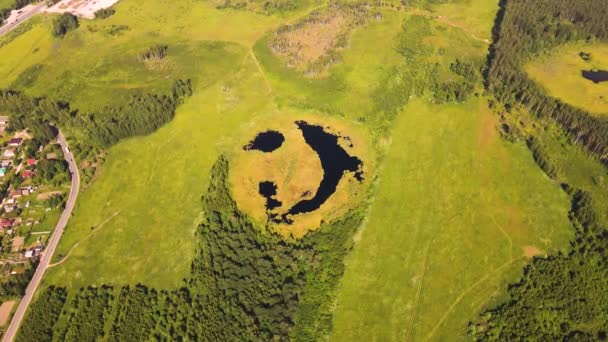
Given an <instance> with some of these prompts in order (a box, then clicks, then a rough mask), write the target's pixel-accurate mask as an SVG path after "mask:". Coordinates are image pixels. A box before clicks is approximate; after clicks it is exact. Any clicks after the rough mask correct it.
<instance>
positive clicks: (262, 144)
mask: <svg viewBox="0 0 608 342" xmlns="http://www.w3.org/2000/svg"><path fill="white" fill-rule="evenodd" d="M284 141H285V137H284V136H283V134H281V133H280V132H277V131H265V132H261V133H259V134H258V135H256V137H255V138H254V139H253V140H252V141H250V142H249V144H247V145H245V146H243V149H244V150H245V151H252V150H256V151H262V152H266V153H270V152H272V151H274V150H276V149H278V148H279V147H281V145H283V142H284Z"/></svg>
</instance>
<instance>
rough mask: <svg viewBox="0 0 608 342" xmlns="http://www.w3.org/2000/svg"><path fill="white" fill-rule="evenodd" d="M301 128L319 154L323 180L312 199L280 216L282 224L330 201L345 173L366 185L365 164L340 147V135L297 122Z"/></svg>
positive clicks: (305, 137)
mask: <svg viewBox="0 0 608 342" xmlns="http://www.w3.org/2000/svg"><path fill="white" fill-rule="evenodd" d="M296 124H297V125H298V128H299V129H300V130H301V131H302V135H303V136H304V140H305V141H306V143H307V144H308V145H309V146H310V147H311V148H312V149H313V150H314V151H315V152H316V153H317V155H318V156H319V159H320V161H321V167H322V168H323V179H322V180H321V183H320V184H319V187H318V188H317V191H316V192H315V195H314V196H313V197H312V198H311V199H307V200H302V201H300V202H298V203H296V204H295V205H294V206H293V207H291V208H290V209H289V210H288V211H287V212H286V213H284V214H283V215H281V218H280V221H281V222H283V223H292V222H293V220H291V219H290V218H289V215H297V214H303V213H309V212H312V211H314V210H317V209H319V207H320V206H321V205H322V204H323V203H325V202H326V201H327V200H328V199H329V197H331V195H332V194H333V193H334V192H335V191H336V188H337V187H338V183H340V180H341V179H342V177H343V176H344V173H345V172H346V171H351V172H354V173H355V178H356V179H357V180H358V181H360V182H361V181H363V171H362V166H363V162H362V161H361V160H360V159H359V158H357V157H354V156H351V155H349V154H348V153H347V152H346V151H345V150H344V149H343V148H342V146H340V145H339V144H338V138H340V137H339V136H337V135H334V134H331V133H328V132H326V131H325V130H324V129H323V127H321V126H316V125H311V124H308V123H307V122H305V121H297V122H296Z"/></svg>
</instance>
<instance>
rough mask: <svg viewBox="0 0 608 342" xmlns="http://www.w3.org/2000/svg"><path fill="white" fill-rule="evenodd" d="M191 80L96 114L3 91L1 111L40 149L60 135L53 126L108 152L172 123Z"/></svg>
mask: <svg viewBox="0 0 608 342" xmlns="http://www.w3.org/2000/svg"><path fill="white" fill-rule="evenodd" d="M192 91H193V90H192V82H191V81H190V80H185V81H184V80H177V81H176V82H175V83H174V85H173V88H172V91H171V93H169V94H164V95H157V94H143V95H135V96H133V97H132V98H131V99H130V100H129V101H128V102H127V103H126V104H123V105H120V106H106V107H104V108H101V109H100V110H98V112H96V113H80V112H78V111H77V110H73V109H71V108H70V106H69V104H68V103H66V102H55V101H51V100H49V99H47V98H32V97H29V96H27V95H25V94H23V93H20V92H18V91H14V90H0V110H2V111H5V112H9V113H12V114H13V116H12V118H11V126H12V128H13V129H15V130H21V129H26V128H27V129H28V130H30V131H31V132H32V133H33V135H34V137H35V139H38V140H39V141H37V142H38V143H39V144H40V145H43V144H46V143H48V142H49V141H50V140H51V139H53V138H54V137H55V136H56V134H57V132H56V130H55V129H54V128H53V126H55V125H56V126H58V127H60V128H62V129H66V130H67V131H68V132H73V133H76V134H79V135H83V134H84V136H85V137H86V138H85V139H80V141H79V143H80V144H82V145H89V146H95V147H100V148H106V147H109V146H110V145H112V144H114V143H116V142H117V141H118V140H120V139H124V138H127V137H131V136H135V135H145V134H150V133H152V132H154V131H155V130H156V129H158V128H159V127H161V126H163V125H164V124H166V123H167V122H169V121H170V120H171V119H172V118H173V116H174V114H175V109H176V108H177V106H178V105H179V104H180V103H181V102H182V101H183V99H184V98H185V97H188V96H190V95H192Z"/></svg>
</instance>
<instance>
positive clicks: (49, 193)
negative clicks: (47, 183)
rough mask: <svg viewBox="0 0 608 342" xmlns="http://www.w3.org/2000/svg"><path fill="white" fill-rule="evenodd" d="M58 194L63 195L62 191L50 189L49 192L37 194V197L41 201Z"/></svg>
mask: <svg viewBox="0 0 608 342" xmlns="http://www.w3.org/2000/svg"><path fill="white" fill-rule="evenodd" d="M57 195H61V191H49V192H43V193H41V194H39V195H38V196H36V199H37V200H39V201H44V200H47V199H49V198H51V197H53V196H57Z"/></svg>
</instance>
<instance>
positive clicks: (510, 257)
mask: <svg viewBox="0 0 608 342" xmlns="http://www.w3.org/2000/svg"><path fill="white" fill-rule="evenodd" d="M490 218H491V219H492V222H494V224H495V225H496V227H497V228H498V229H499V230H500V232H501V233H502V234H503V235H504V236H505V237H506V238H507V241H509V260H513V239H511V235H509V233H507V231H506V230H505V229H504V228H503V227H502V226H501V225H500V224H499V223H498V221H496V218H495V217H494V215H490Z"/></svg>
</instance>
